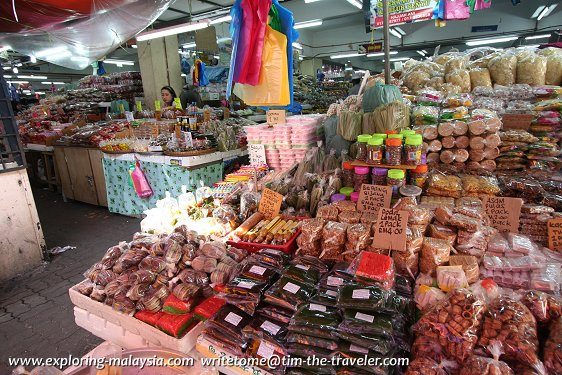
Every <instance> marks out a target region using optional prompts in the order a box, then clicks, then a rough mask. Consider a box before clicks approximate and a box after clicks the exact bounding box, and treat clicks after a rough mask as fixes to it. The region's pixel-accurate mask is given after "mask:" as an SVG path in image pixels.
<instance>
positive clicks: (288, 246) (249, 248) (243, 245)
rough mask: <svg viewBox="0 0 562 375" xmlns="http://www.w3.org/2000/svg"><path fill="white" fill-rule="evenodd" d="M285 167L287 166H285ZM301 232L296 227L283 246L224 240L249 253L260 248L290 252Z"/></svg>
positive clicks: (295, 245) (295, 246)
mask: <svg viewBox="0 0 562 375" xmlns="http://www.w3.org/2000/svg"><path fill="white" fill-rule="evenodd" d="M286 169H287V168H286ZM300 233H301V230H300V228H299V229H297V231H296V232H295V234H294V235H293V237H291V239H290V240H289V241H288V242H287V243H286V244H285V245H283V246H281V245H269V244H262V243H253V242H243V241H240V242H235V241H226V244H227V245H230V246H233V247H236V248H238V249H244V250H247V251H249V252H250V253H255V252H256V251H259V250H261V249H274V250H279V251H282V252H284V253H285V254H292V253H294V252H295V250H296V249H297V247H298V245H297V237H298V236H299V234H300Z"/></svg>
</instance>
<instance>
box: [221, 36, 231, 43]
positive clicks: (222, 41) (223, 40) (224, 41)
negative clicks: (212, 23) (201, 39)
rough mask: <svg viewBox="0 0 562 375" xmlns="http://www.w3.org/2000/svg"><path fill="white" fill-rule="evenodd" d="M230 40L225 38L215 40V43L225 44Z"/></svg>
mask: <svg viewBox="0 0 562 375" xmlns="http://www.w3.org/2000/svg"><path fill="white" fill-rule="evenodd" d="M231 40H232V38H229V37H226V38H218V39H217V43H226V42H230V41H231Z"/></svg>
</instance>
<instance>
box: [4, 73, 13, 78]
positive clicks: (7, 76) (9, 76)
mask: <svg viewBox="0 0 562 375" xmlns="http://www.w3.org/2000/svg"><path fill="white" fill-rule="evenodd" d="M4 78H12V76H11V75H8V74H6V75H5V76H4Z"/></svg>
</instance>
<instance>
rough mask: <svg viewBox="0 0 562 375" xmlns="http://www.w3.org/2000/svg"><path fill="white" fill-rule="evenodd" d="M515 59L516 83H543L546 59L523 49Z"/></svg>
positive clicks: (537, 84) (538, 84)
mask: <svg viewBox="0 0 562 375" xmlns="http://www.w3.org/2000/svg"><path fill="white" fill-rule="evenodd" d="M523 54H524V55H523V56H522V57H521V58H518V61H517V83H525V84H528V85H532V86H540V85H544V84H545V79H546V68H547V59H546V57H543V56H540V55H536V54H535V53H534V52H531V51H525V52H523Z"/></svg>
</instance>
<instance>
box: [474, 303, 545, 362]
mask: <svg viewBox="0 0 562 375" xmlns="http://www.w3.org/2000/svg"><path fill="white" fill-rule="evenodd" d="M494 341H501V342H502V343H503V349H504V354H503V355H502V357H501V358H502V359H504V360H508V361H517V362H520V363H523V364H526V365H529V366H534V365H537V364H539V362H540V361H539V358H538V338H537V323H536V321H535V318H534V317H533V314H532V313H531V312H530V311H529V309H528V308H527V307H525V305H523V304H522V303H521V302H518V301H516V300H514V299H512V298H510V297H506V296H500V297H498V298H496V299H495V300H493V301H492V302H491V304H490V305H489V306H488V311H487V312H486V314H485V315H484V322H483V325H482V335H481V337H480V339H479V341H478V345H479V346H481V347H483V348H484V350H485V351H486V352H487V353H489V345H490V344H492V343H493V342H494Z"/></svg>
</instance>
